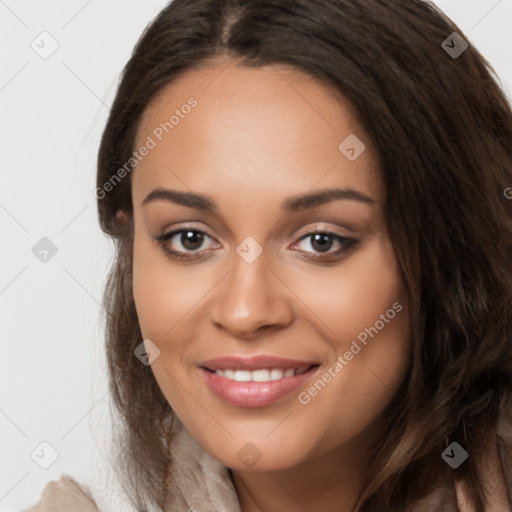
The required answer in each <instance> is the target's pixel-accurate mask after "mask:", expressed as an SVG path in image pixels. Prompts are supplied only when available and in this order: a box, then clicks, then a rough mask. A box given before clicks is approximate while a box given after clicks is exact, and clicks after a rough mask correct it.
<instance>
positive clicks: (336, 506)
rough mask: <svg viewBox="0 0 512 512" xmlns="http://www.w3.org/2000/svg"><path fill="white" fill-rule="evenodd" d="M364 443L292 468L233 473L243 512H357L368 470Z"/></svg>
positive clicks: (343, 446) (349, 446)
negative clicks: (356, 507) (318, 511)
mask: <svg viewBox="0 0 512 512" xmlns="http://www.w3.org/2000/svg"><path fill="white" fill-rule="evenodd" d="M361 446H369V445H368V443H366V444H365V443H362V439H360V438H359V439H358V440H357V441H356V440H355V439H354V440H352V441H351V442H350V445H348V444H347V445H342V446H341V447H338V448H336V449H335V450H332V451H329V452H327V453H325V454H324V455H321V456H319V457H317V458H315V459H313V460H312V459H308V460H307V461H304V462H302V463H301V464H299V465H296V466H294V467H292V468H286V469H279V470H269V471H239V470H231V476H232V480H233V484H234V486H235V489H236V492H237V495H238V499H239V502H240V508H241V511H242V512H289V511H290V510H322V511H324V512H353V510H354V508H355V505H356V502H357V498H358V496H359V493H360V492H361V490H362V485H363V482H362V480H363V478H362V476H363V475H365V474H366V469H367V467H368V450H362V449H361Z"/></svg>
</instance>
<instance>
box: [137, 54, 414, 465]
mask: <svg viewBox="0 0 512 512" xmlns="http://www.w3.org/2000/svg"><path fill="white" fill-rule="evenodd" d="M226 64H227V62H223V63H219V64H216V65H213V64H212V65H210V66H209V67H208V68H202V69H200V70H196V71H189V72H187V73H186V74H185V75H183V76H182V77H181V78H180V79H179V80H178V81H176V82H174V83H172V84H171V85H170V86H168V87H167V88H166V89H165V90H164V91H163V93H162V94H161V95H159V97H158V98H156V100H155V101H154V102H153V103H152V104H151V105H150V106H149V107H148V108H147V109H146V111H145V115H144V117H143V119H142V122H141V124H140V126H139V131H138V136H137V141H136V148H135V150H137V151H138V152H139V155H142V158H141V160H140V162H139V163H138V164H137V166H136V168H135V169H134V171H133V174H132V178H131V179H132V196H133V209H134V223H135V240H134V262H133V292H134V297H135V303H136V308H137V314H138V318H139V322H140V326H141V330H142V334H143V336H144V338H145V339H146V340H151V342H152V344H154V345H156V346H157V347H158V349H159V350H160V353H159V355H158V357H156V359H155V360H154V362H153V363H152V365H151V368H152V370H153V372H154V375H155V377H156V379H157V381H158V384H159V386H160V387H161V389H162V391H163V393H164V395H165V397H166V398H167V400H168V401H169V404H170V405H171V406H172V408H173V410H174V411H175V412H176V414H177V415H178V416H179V417H180V418H181V420H182V421H183V423H184V424H185V426H186V427H187V429H188V430H189V432H190V433H191V434H192V435H193V437H194V438H195V439H196V440H197V441H198V442H199V443H200V444H201V445H202V446H203V448H204V449H205V450H207V451H208V452H209V453H210V454H211V455H213V456H214V457H215V458H216V459H218V460H220V461H221V462H222V463H223V464H225V465H227V466H229V467H231V468H233V469H238V470H247V469H255V470H270V469H279V468H292V467H294V466H297V465H298V464H300V463H302V462H305V461H308V460H313V458H317V457H319V456H322V455H327V454H329V453H334V452H335V451H338V452H340V451H344V450H348V449H349V448H350V447H352V449H353V450H356V444H357V449H358V450H359V452H358V453H361V451H360V450H361V447H360V444H361V442H362V440H363V439H369V438H370V437H369V435H370V433H371V432H375V431H376V430H377V428H378V427H377V426H378V424H379V422H380V420H381V418H379V415H380V414H381V413H382V412H383V410H384V408H385V407H386V405H387V404H388V403H389V402H390V400H391V398H392V397H393V395H394V394H395V392H396V390H397V388H398V386H399V384H400V383H401V381H402V379H403V377H404V375H405V372H406V371H407V368H408V364H409V353H410V352H409V349H410V347H409V340H408V333H409V329H408V296H407V292H406V289H405V286H404V282H403V280H402V276H401V272H400V269H399V266H398V264H397V259H396V256H395V253H394V250H393V247H392V245H391V242H390V239H389V236H388V232H387V229H386V225H385V220H384V213H383V204H384V200H385V188H384V186H383V183H382V181H381V178H380V174H379V165H378V158H377V154H376V152H375V149H374V147H373V146H372V143H371V141H370V140H369V137H368V135H367V134H366V133H365V131H364V130H363V129H362V127H361V125H360V124H359V123H358V121H357V118H356V116H355V113H354V110H353V109H352V108H351V106H350V105H349V104H348V103H346V102H345V101H343V100H342V99H336V98H335V96H334V94H333V92H332V91H331V90H330V89H328V88H327V87H326V86H325V85H322V84H321V83H319V82H317V81H316V80H313V79H311V78H309V77H307V76H306V75H303V74H301V73H299V72H296V71H294V70H290V69H289V68H284V67H276V68H271V67H268V68H248V67H237V66H236V65H235V64H234V63H230V64H229V66H227V67H226ZM172 116H173V117H172ZM165 123H167V124H165ZM363 144H364V146H363ZM143 146H145V147H146V149H145V150H144V149H140V148H142V147H143ZM155 191H156V192H155ZM179 230H183V231H179ZM171 232H177V233H175V234H172V235H171V236H168V237H167V240H163V241H162V242H161V243H159V242H158V241H157V238H158V237H162V236H164V235H166V234H170V233H171ZM315 233H317V234H316V235H315ZM171 251H172V252H171ZM146 343H148V344H147V345H146V346H147V348H148V349H149V352H150V353H151V352H152V351H153V350H152V348H151V347H152V345H151V344H149V342H146ZM154 355H155V353H153V356H154ZM258 356H262V357H260V358H259V359H252V360H251V358H255V357H258ZM225 357H228V359H226V360H225V361H224V365H223V364H222V361H220V360H219V361H217V362H215V361H213V362H212V360H214V359H216V358H225ZM229 358H231V359H229ZM276 358H280V359H279V360H278V359H276ZM283 359H284V360H285V361H283ZM141 364H142V363H141ZM216 369H217V370H219V369H223V371H224V374H222V372H220V371H219V372H217V373H215V372H214V371H212V370H216ZM285 369H288V371H287V372H285V371H284V370H285ZM306 369H307V371H305V370H306ZM296 370H298V371H297V372H296ZM304 371H305V372H304ZM235 372H236V373H235ZM303 372H304V373H303ZM296 373H297V374H296ZM292 374H293V376H290V375H292ZM345 453H348V452H347V451H345Z"/></svg>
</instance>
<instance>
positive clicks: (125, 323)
mask: <svg viewBox="0 0 512 512" xmlns="http://www.w3.org/2000/svg"><path fill="white" fill-rule="evenodd" d="M453 32H457V33H458V34H459V35H460V36H461V37H462V38H463V39H464V40H466V41H467V37H466V36H465V35H464V33H463V32H462V31H461V30H460V29H459V28H458V27H457V26H456V25H455V24H454V23H453V22H451V21H450V20H449V19H447V18H446V16H445V15H444V14H443V13H442V12H440V11H439V10H438V9H437V8H436V7H435V6H434V5H433V4H431V3H429V2H426V1H422V0H407V1H404V0H400V1H397V0H314V1H313V0H174V1H173V2H172V3H170V4H169V5H168V6H166V7H165V8H164V9H163V10H162V11H161V12H160V13H159V14H158V16H157V17H156V18H155V19H154V20H153V21H152V22H151V24H150V25H149V26H148V27H147V28H146V30H145V31H144V33H143V34H142V36H141V38H140V39H139V41H138V42H137V44H136V46H135V48H134V50H133V53H132V55H131V58H130V59H129V61H128V63H127V64H126V66H125V68H124V70H123V72H122V76H121V80H120V83H119V86H118V90H117V95H116V97H115V100H114V103H113V105H112V109H111V111H110V115H109V119H108V122H107V125H106V128H105V131H104V133H103V137H102V140H101V146H100V148H99V155H98V174H97V187H98V188H97V189H96V190H97V198H98V211H99V219H100V223H101V228H102V230H103V231H104V232H105V233H106V234H107V235H109V236H110V237H111V238H112V239H113V240H114V241H115V245H116V256H115V261H114V264H113V267H112V269H111V272H110V274H109V279H108V283H107V287H106V290H105V296H104V304H105V308H106V310H107V313H108V314H107V318H106V356H107V359H108V367H109V372H110V386H111V390H112V395H113V399H114V404H115V406H116V411H117V413H119V414H120V419H121V421H120V424H119V426H120V428H121V431H120V433H119V434H118V441H119V447H120V449H119V452H120V455H119V456H120V457H121V458H120V462H119V465H121V467H122V471H123V472H124V475H125V476H126V482H127V485H128V486H129V488H130V492H132V495H133V502H134V503H135V504H136V506H137V508H138V509H139V510H146V507H147V506H148V505H149V504H154V505H158V506H160V507H162V508H163V503H164V499H165V496H164V494H165V489H164V479H165V477H166V474H167V473H166V472H167V470H168V468H169V464H170V460H169V449H168V448H169V443H170V442H172V439H170V436H169V433H168V431H167V427H166V422H165V420H166V418H168V417H169V415H171V414H172V410H171V408H170V406H169V404H168V403H167V401H166V399H165V397H164V396H163V394H162V392H161V390H160V388H159V387H158V385H157V383H156V381H155V379H154V376H153V374H152V372H151V369H150V367H149V366H145V365H143V364H141V363H140V361H139V360H138V359H137V358H136V357H135V356H134V349H135V347H137V346H138V345H139V344H140V343H141V342H142V335H141V332H140V328H139V324H138V320H137V315H136V310H135V305H134V300H133V295H132V284H131V272H132V244H133V224H132V218H131V212H132V203H131V191H130V175H131V174H130V173H129V172H128V173H119V170H120V169H121V168H124V169H127V168H126V167H123V166H125V165H126V163H127V162H130V158H131V157H132V154H133V151H134V143H135V135H136V133H137V128H138V124H139V121H140V119H141V114H142V113H143V112H144V109H145V108H146V107H147V105H148V103H149V102H150V101H151V100H152V99H154V98H155V96H156V95H157V93H158V92H160V91H161V90H162V88H163V87H164V86H167V85H168V84H170V83H171V82H172V81H173V80H176V78H178V77H179V76H180V75H182V74H183V73H186V72H187V70H190V69H192V68H196V67H198V66H200V65H202V64H205V63H208V61H209V60H211V59H214V58H216V57H228V58H229V59H232V60H233V61H235V62H237V63H239V64H241V65H246V66H253V67H259V66H265V65H273V64H275V65H280V64H283V65H289V66H293V67H294V68H296V69H298V70H300V71H302V72H304V73H306V74H308V75H309V76H312V77H315V78H317V79H320V80H321V81H323V83H325V84H326V85H329V86H334V88H335V90H338V91H340V93H342V94H343V95H344V96H345V97H346V98H348V100H349V101H350V102H351V103H352V104H353V106H354V107H355V108H356V111H357V112H358V114H359V119H360V122H361V123H362V125H363V126H364V128H365V130H366V131H367V133H368V135H369V136H370V137H371V139H372V140H373V142H374V144H375V147H376V148H377V150H378V154H379V157H380V163H381V168H382V176H383V179H384V182H385V185H386V193H387V203H386V205H385V215H386V221H387V225H388V229H389V233H390V237H391V241H392V243H393V245H394V248H395V251H396V254H397V258H398V261H399V263H400V266H401V269H402V273H403V277H404V281H405V283H406V286H407V288H408V290H409V293H410V296H411V325H412V336H411V344H412V362H411V367H410V369H409V373H408V375H407V378H406V379H405V380H404V382H403V385H402V387H401V388H400V390H399V392H398V393H397V394H396V396H395V397H394V399H393V400H392V402H391V403H390V404H389V407H388V409H387V414H386V417H387V426H386V430H385V431H384V432H383V434H382V442H381V443H379V445H378V447H377V448H376V449H375V453H374V458H373V465H372V468H371V469H370V472H369V473H368V475H367V485H366V486H365V490H364V492H363V494H362V496H361V498H360V502H359V507H358V510H359V511H360V512H376V511H382V510H393V511H399V510H405V508H404V504H405V503H406V502H408V503H413V502H414V500H415V499H419V498H421V497H422V496H424V495H425V494H427V493H428V492H429V491H431V490H433V489H434V487H435V485H436V483H438V482H439V481H440V479H441V480H442V479H450V478H453V475H458V476H460V477H463V478H465V479H466V481H467V482H468V483H469V487H470V488H471V489H473V494H474V500H475V503H476V505H477V510H478V511H479V512H481V511H482V510H483V505H484V503H485V498H484V496H485V494H484V490H483V489H482V485H481V481H480V479H479V474H478V469H477V465H476V464H475V460H474V457H472V456H471V454H472V453H475V451H477V450H478V449H480V448H481V446H482V443H483V441H484V438H485V435H486V432H488V429H495V428H496V421H497V418H498V417H499V415H500V414H501V413H502V412H503V411H504V410H505V408H507V410H509V409H510V407H511V405H510V404H511V396H512V393H511V389H512V347H511V341H512V339H511V338H512V334H511V333H512V331H511V325H512V314H511V313H512V269H511V256H512V250H511V245H512V200H510V197H511V196H512V189H510V187H512V111H511V108H510V105H509V103H508V102H507V99H506V97H505V96H504V94H503V92H502V90H501V88H500V85H499V80H498V78H497V77H496V75H495V73H494V71H493V69H492V67H491V65H490V64H489V63H488V62H487V61H486V60H485V58H484V57H483V56H482V55H481V54H480V53H479V52H478V51H477V50H476V49H475V48H474V47H473V46H472V45H471V44H469V47H468V48H467V49H466V50H465V51H464V52H463V53H462V54H461V55H458V56H455V55H453V53H452V54H451V55H450V53H449V52H447V51H445V50H446V48H443V46H442V43H443V41H444V40H446V39H447V38H448V36H450V35H451V34H452V33H453ZM449 41H450V40H449ZM459 43H460V41H459ZM454 44H455V43H453V40H451V44H450V46H451V47H453V46H454ZM131 168H133V166H130V169H131ZM125 174H128V175H127V176H124V175H125ZM120 175H123V176H124V177H123V179H119V176H120ZM109 181H110V183H111V184H112V186H111V187H108V192H106V190H107V189H106V187H105V183H107V182H109ZM507 190H508V191H509V194H507V193H506V191H507ZM119 210H122V211H124V212H126V214H127V219H128V222H123V219H122V218H121V216H116V213H117V212H118V211H119ZM452 441H456V442H458V443H459V444H460V445H461V446H462V447H463V448H464V449H465V450H466V451H468V452H469V454H470V456H469V458H468V459H467V461H466V462H465V463H463V464H462V465H461V466H460V467H459V468H457V469H455V470H452V469H451V468H450V467H448V465H447V464H446V463H445V462H444V461H443V460H442V458H441V453H442V451H443V450H444V449H445V448H446V447H447V446H448V445H449V444H450V442H452Z"/></svg>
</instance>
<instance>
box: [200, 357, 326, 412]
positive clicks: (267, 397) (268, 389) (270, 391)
mask: <svg viewBox="0 0 512 512" xmlns="http://www.w3.org/2000/svg"><path fill="white" fill-rule="evenodd" d="M318 368H319V367H318V366H313V367H312V368H310V369H309V370H308V371H307V372H304V373H302V374H300V375H294V376H293V377H283V378H282V379H279V380H271V381H267V382H254V381H246V382H237V381H235V380H230V379H226V378H225V377H221V376H219V375H217V374H216V373H214V372H210V371H209V370H206V369H205V368H199V369H200V371H201V373H202V374H203V375H204V378H205V380H206V384H207V385H208V387H209V388H210V390H211V391H212V392H213V393H215V394H216V395H217V396H218V397H220V398H222V399H223V400H225V401H226V402H228V403H229V404H231V405H236V406H238V407H263V406H265V405H269V404H271V403H273V402H275V401H277V400H279V399H280V398H283V397H284V396H286V395H288V394H290V393H291V392H292V391H295V390H296V389H297V388H300V387H301V386H303V385H304V383H305V382H306V381H307V380H308V379H309V378H310V377H311V376H312V375H313V374H314V373H316V371H317V370H318Z"/></svg>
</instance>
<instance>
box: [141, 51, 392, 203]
mask: <svg viewBox="0 0 512 512" xmlns="http://www.w3.org/2000/svg"><path fill="white" fill-rule="evenodd" d="M190 105H194V106H190ZM354 135H355V136H356V137H357V138H358V139H360V140H361V141H362V142H363V143H364V145H365V149H364V151H363V152H362V153H361V155H360V156H359V157H358V158H357V159H356V160H354V161H350V160H349V159H347V157H346V155H345V154H343V152H342V151H340V149H339V145H340V143H342V142H343V141H344V140H345V139H347V137H353V136H354ZM149 139H151V141H152V142H151V143H149ZM349 140H353V139H349ZM148 143H149V144H148ZM144 144H146V145H148V146H149V145H151V146H153V147H152V149H151V150H150V151H149V152H148V153H147V155H146V156H144V158H142V160H141V161H140V162H139V163H138V165H137V166H136V168H135V171H134V172H133V173H132V185H133V186H132V192H133V199H134V203H137V202H138V203H139V204H140V202H141V201H142V199H143V197H142V196H143V195H146V194H147V193H149V192H150V191H151V190H152V189H153V188H155V187H165V186H169V187H174V188H176V187H177V188H180V189H184V188H189V189H193V190H194V191H198V192H201V191H203V192H208V193H209V194H210V195H216V194H218V195H219V196H221V195H222V194H223V193H225V192H226V191H236V192H237V194H238V195H240V196H241V197H242V196H243V200H244V201H247V200H250V199H251V196H254V195H258V194H262V193H265V194H266V196H267V197H268V199H269V200H271V199H272V196H274V195H275V196H276V199H277V196H279V198H281V197H283V195H292V194H293V193H300V192H304V191H305V190H309V189H312V188H313V187H315V184H317V185H316V186H317V187H319V188H326V187H330V186H347V187H354V188H359V189H360V190H362V191H364V192H365V193H367V194H368V195H370V196H372V197H374V198H375V199H376V200H379V199H381V195H382V192H383V190H382V185H381V183H380V178H379V173H378V172H377V169H378V163H377V161H378V158H377V155H376V152H375V150H374V148H373V145H372V143H371V141H370V140H369V138H368V136H367V135H366V132H365V131H364V130H363V128H362V126H361V125H360V124H359V122H358V119H357V115H356V112H355V110H354V109H353V107H352V106H351V104H350V103H349V102H348V101H346V99H345V98H344V97H343V96H342V95H341V94H340V93H339V92H338V91H335V90H334V89H333V88H330V87H328V86H327V85H325V84H323V83H321V82H320V81H318V80H317V79H314V78H312V77H310V76H308V75H306V74H304V73H302V72H300V71H298V70H295V69H293V68H290V67H284V66H268V67H258V68H250V67H246V66H238V65H236V64H235V63H233V62H228V61H224V62H218V63H216V64H209V65H208V66H207V67H202V68H199V69H196V70H190V71H187V72H186V73H185V74H184V75H182V76H181V77H180V78H179V79H177V80H176V81H174V82H173V83H171V84H170V85H168V86H167V87H165V88H164V89H163V90H162V91H161V92H160V93H159V94H158V96H157V97H156V98H154V100H153V101H152V102H151V103H150V105H149V106H148V107H147V108H146V109H145V111H144V114H143V116H142V118H141V122H140V124H139V129H138V133H137V138H136V145H135V149H137V148H140V147H141V146H143V145H144Z"/></svg>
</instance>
